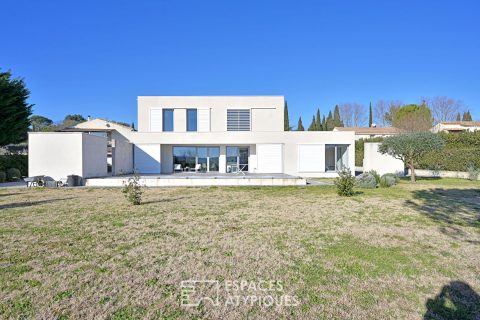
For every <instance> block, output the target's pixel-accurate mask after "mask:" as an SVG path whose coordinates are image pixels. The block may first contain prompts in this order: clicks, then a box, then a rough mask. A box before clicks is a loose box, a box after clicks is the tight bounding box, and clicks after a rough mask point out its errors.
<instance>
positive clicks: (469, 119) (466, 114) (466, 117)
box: [462, 111, 472, 121]
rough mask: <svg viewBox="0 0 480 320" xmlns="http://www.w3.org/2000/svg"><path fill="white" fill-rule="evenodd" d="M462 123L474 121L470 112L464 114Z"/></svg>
mask: <svg viewBox="0 0 480 320" xmlns="http://www.w3.org/2000/svg"><path fill="white" fill-rule="evenodd" d="M462 121H472V115H471V114H470V111H466V112H464V113H463V117H462Z"/></svg>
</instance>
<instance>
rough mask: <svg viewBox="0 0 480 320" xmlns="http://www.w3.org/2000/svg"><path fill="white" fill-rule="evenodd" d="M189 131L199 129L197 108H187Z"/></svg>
mask: <svg viewBox="0 0 480 320" xmlns="http://www.w3.org/2000/svg"><path fill="white" fill-rule="evenodd" d="M187 131H197V109H187Z"/></svg>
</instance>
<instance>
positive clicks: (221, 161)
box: [30, 96, 355, 177]
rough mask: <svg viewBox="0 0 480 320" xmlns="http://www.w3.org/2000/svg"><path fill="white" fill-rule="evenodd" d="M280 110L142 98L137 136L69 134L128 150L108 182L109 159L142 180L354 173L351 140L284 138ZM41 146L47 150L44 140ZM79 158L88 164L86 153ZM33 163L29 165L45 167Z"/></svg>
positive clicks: (215, 100) (275, 102)
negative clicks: (189, 174) (191, 174)
mask: <svg viewBox="0 0 480 320" xmlns="http://www.w3.org/2000/svg"><path fill="white" fill-rule="evenodd" d="M284 105H285V99H284V97H283V96H140V97H138V131H132V130H127V129H126V127H125V126H123V127H119V126H118V125H115V124H114V123H112V122H108V121H105V120H101V119H95V120H92V121H88V122H85V123H82V124H79V125H77V126H76V128H74V129H71V130H75V131H83V133H81V134H86V132H90V133H91V134H97V133H96V132H98V131H102V132H107V136H106V137H103V138H104V140H105V144H107V140H108V141H113V140H115V147H118V138H113V132H118V134H119V135H121V136H122V137H123V138H124V139H125V141H128V142H129V143H131V145H132V150H133V152H128V148H122V151H120V150H116V151H115V158H114V159H113V167H114V169H113V172H114V174H118V163H117V161H116V160H115V159H118V158H119V157H120V154H121V157H122V158H124V159H126V160H129V161H128V163H132V165H131V166H130V167H128V168H125V170H123V168H122V171H123V172H129V171H130V172H131V171H133V170H135V171H137V172H138V173H142V174H171V173H174V171H191V170H195V169H197V170H198V171H202V172H219V173H231V172H236V171H238V170H241V171H245V172H249V173H285V174H290V175H295V176H303V177H334V176H337V171H338V170H340V169H342V168H350V169H351V170H352V172H353V171H354V166H355V147H354V144H355V143H354V141H355V135H354V133H353V132H338V131H329V132H326V131H302V132H300V131H284V127H283V126H284V123H283V117H284V110H283V109H284ZM107 124H109V125H110V126H109V127H108V126H107ZM109 132H110V134H111V137H110V138H108V133H109ZM35 134H37V133H31V134H30V138H31V137H32V136H33V135H35ZM65 134H67V133H65ZM123 138H122V139H123ZM40 140H43V143H44V144H48V140H49V137H48V135H45V136H44V137H43V138H42V139H40ZM98 150H99V151H98V152H101V150H100V149H98ZM67 152H68V151H67ZM82 154H83V156H84V157H88V153H85V152H84V153H82ZM34 158H35V155H34V156H32V157H31V159H30V161H39V162H41V161H46V160H44V159H41V158H35V159H34ZM52 158H53V157H52ZM87 160H88V159H87ZM87 162H88V161H87ZM62 166H68V163H62ZM32 174H48V173H45V172H44V173H40V172H39V171H37V172H35V173H33V172H31V173H30V175H32Z"/></svg>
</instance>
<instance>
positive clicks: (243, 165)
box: [227, 147, 248, 172]
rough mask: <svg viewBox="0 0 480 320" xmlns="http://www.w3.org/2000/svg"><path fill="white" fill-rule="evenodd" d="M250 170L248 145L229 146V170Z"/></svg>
mask: <svg viewBox="0 0 480 320" xmlns="http://www.w3.org/2000/svg"><path fill="white" fill-rule="evenodd" d="M234 170H239V171H248V147H227V172H233V171H234Z"/></svg>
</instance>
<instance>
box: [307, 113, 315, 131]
mask: <svg viewBox="0 0 480 320" xmlns="http://www.w3.org/2000/svg"><path fill="white" fill-rule="evenodd" d="M308 131H317V126H316V124H315V116H313V117H312V122H311V123H310V126H309V127H308Z"/></svg>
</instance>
